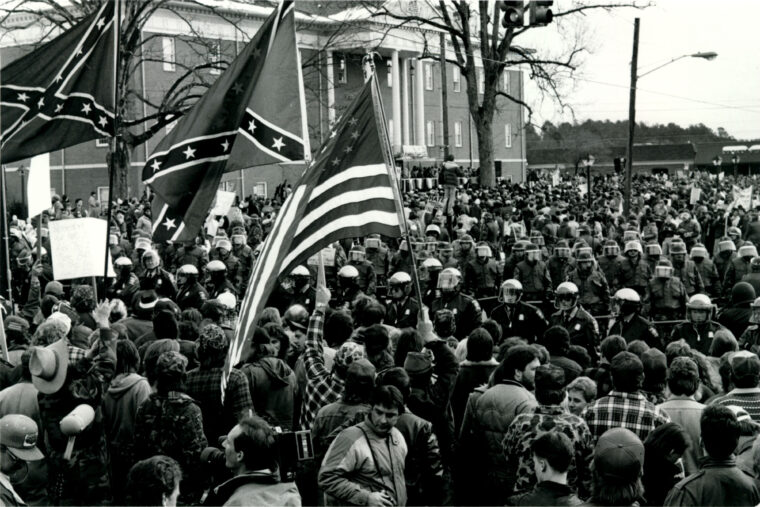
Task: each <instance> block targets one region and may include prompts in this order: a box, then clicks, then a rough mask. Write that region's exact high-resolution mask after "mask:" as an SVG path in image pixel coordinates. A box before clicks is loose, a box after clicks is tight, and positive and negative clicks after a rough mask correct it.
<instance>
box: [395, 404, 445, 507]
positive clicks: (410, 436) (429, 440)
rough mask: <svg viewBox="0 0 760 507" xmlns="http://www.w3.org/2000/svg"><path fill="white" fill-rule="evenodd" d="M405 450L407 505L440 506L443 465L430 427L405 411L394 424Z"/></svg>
mask: <svg viewBox="0 0 760 507" xmlns="http://www.w3.org/2000/svg"><path fill="white" fill-rule="evenodd" d="M396 429H398V430H399V431H400V432H401V435H403V437H404V440H405V441H406V447H407V449H408V452H407V455H406V465H405V468H404V476H405V480H406V493H407V497H408V499H407V505H442V504H443V499H444V486H445V485H444V478H443V464H442V462H441V450H440V448H439V447H438V439H437V438H436V437H435V433H433V425H432V424H430V423H429V422H428V421H426V420H425V419H423V418H421V417H417V416H416V415H414V414H412V413H411V412H409V411H408V410H407V411H405V412H404V413H403V414H401V415H400V416H399V418H398V422H397V423H396Z"/></svg>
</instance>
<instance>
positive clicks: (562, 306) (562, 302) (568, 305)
mask: <svg viewBox="0 0 760 507" xmlns="http://www.w3.org/2000/svg"><path fill="white" fill-rule="evenodd" d="M577 299H578V295H577V294H557V295H556V296H555V297H554V306H555V308H557V309H559V310H570V309H572V308H573V307H574V306H575V302H576V301H577Z"/></svg>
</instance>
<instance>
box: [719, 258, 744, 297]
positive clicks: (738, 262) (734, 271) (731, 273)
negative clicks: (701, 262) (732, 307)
mask: <svg viewBox="0 0 760 507" xmlns="http://www.w3.org/2000/svg"><path fill="white" fill-rule="evenodd" d="M749 272H750V266H749V262H747V261H745V260H744V259H743V258H742V257H735V258H733V259H731V262H730V263H729V265H728V268H727V269H726V276H725V278H724V279H723V292H724V293H725V295H726V296H728V293H729V291H730V290H731V289H733V288H734V284H735V283H736V282H738V281H740V280H741V279H742V277H743V276H744V275H746V274H749Z"/></svg>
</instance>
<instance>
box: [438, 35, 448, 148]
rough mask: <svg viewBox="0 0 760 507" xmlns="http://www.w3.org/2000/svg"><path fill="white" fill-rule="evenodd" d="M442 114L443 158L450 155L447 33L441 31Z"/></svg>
mask: <svg viewBox="0 0 760 507" xmlns="http://www.w3.org/2000/svg"><path fill="white" fill-rule="evenodd" d="M440 41H441V55H440V57H439V58H440V62H441V115H442V121H443V159H444V160H446V157H448V156H449V93H448V81H447V80H446V34H444V33H443V32H441V38H440Z"/></svg>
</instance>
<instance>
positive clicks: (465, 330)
mask: <svg viewBox="0 0 760 507" xmlns="http://www.w3.org/2000/svg"><path fill="white" fill-rule="evenodd" d="M444 308H445V309H448V310H451V312H452V313H453V314H454V318H455V319H456V326H457V329H456V332H455V333H454V336H456V337H457V338H458V339H460V340H461V339H462V338H466V337H467V335H469V334H470V332H471V331H472V330H473V329H476V328H478V327H480V324H481V322H482V320H483V315H482V310H481V309H480V305H479V304H478V301H477V300H475V299H473V298H471V297H470V296H468V295H466V294H462V293H458V294H457V295H456V296H454V297H452V298H445V297H443V296H441V297H439V298H436V299H435V300H434V301H433V304H432V305H430V310H431V318H432V316H433V315H435V312H437V311H438V310H443V309H444Z"/></svg>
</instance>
